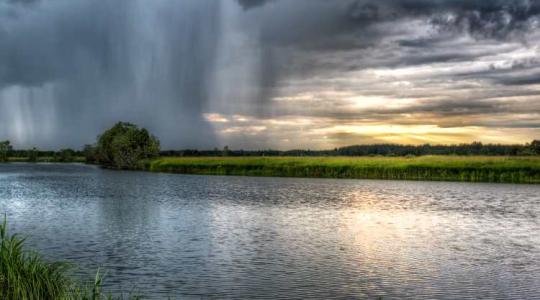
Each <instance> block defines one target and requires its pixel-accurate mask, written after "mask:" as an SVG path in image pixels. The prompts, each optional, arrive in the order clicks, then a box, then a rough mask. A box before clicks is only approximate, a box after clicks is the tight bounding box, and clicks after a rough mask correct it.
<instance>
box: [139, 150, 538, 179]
mask: <svg viewBox="0 0 540 300" xmlns="http://www.w3.org/2000/svg"><path fill="white" fill-rule="evenodd" d="M146 169H147V170H149V171H153V172H171V173H186V174H204V175H246V176H280V177H321V178H351V179H353V178H354V179H404V180H437V181H471V182H507V183H540V157H489V156H420V157H169V158H159V159H155V160H149V161H147V162H146Z"/></svg>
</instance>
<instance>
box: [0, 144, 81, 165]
mask: <svg viewBox="0 0 540 300" xmlns="http://www.w3.org/2000/svg"><path fill="white" fill-rule="evenodd" d="M83 157H84V153H83V152H82V151H78V150H73V149H61V150H59V151H50V150H38V149H37V148H31V149H26V150H20V149H13V146H12V145H11V143H10V141H2V142H0V162H8V161H26V162H38V161H43V162H80V161H82V160H83V159H82V158H83Z"/></svg>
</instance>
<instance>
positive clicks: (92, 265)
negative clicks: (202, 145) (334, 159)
mask: <svg viewBox="0 0 540 300" xmlns="http://www.w3.org/2000/svg"><path fill="white" fill-rule="evenodd" d="M0 209H1V210H2V211H5V212H6V213H7V215H8V217H9V221H10V223H11V225H12V226H11V228H12V230H15V231H17V232H20V233H23V234H25V235H27V236H28V238H29V243H30V244H31V245H32V246H34V247H36V248H37V249H39V250H40V251H41V252H42V253H44V254H45V255H46V256H47V257H49V258H52V259H58V260H67V261H70V262H74V263H76V264H77V265H79V266H80V267H81V271H80V272H79V273H81V274H87V275H88V276H90V275H91V274H92V273H94V272H95V270H96V269H97V268H98V267H101V268H102V269H104V270H106V271H107V278H106V281H107V283H108V284H109V285H112V286H114V287H115V288H120V289H122V290H124V291H126V290H127V291H130V290H133V289H134V290H136V291H141V292H143V293H144V294H146V295H147V296H149V298H156V299H160V298H163V297H165V296H176V297H178V298H181V299H214V298H215V299H226V298H234V299H279V298H292V299H307V298H311V299H328V298H338V299H365V298H375V297H378V296H382V297H383V299H400V298H404V297H409V298H414V299H495V298H496V299H534V298H538V297H540V235H539V232H540V218H539V216H540V186H534V185H506V184H504V185H503V184H501V185H496V184H469V183H442V182H407V181H401V182H400V181H364V180H322V179H321V180H319V179H289V178H249V177H209V176H184V175H170V174H152V173H141V172H114V171H107V170H101V169H99V168H96V167H91V166H84V165H28V164H10V165H0Z"/></svg>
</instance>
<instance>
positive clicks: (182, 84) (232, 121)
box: [0, 0, 540, 149]
mask: <svg viewBox="0 0 540 300" xmlns="http://www.w3.org/2000/svg"><path fill="white" fill-rule="evenodd" d="M539 54H540V0H489V1H487V0H386V1H385V0H377V1H375V0H294V1H293V0H266V1H265V0H152V1H148V0H0V140H4V139H9V140H11V142H12V144H14V145H15V147H17V148H27V147H38V148H41V149H59V148H66V147H71V148H81V147H82V146H83V145H84V144H91V143H93V142H95V140H96V137H97V136H98V135H99V134H100V133H101V132H103V131H104V130H105V129H107V128H108V127H111V126H112V125H113V124H114V123H115V122H117V121H127V122H133V123H135V124H137V125H139V126H142V127H146V128H148V129H149V130H150V131H151V132H152V133H154V135H156V136H157V137H158V138H159V139H160V140H161V144H162V148H163V149H173V148H175V149H184V148H199V149H212V148H214V147H223V146H225V145H228V146H229V148H231V149H241V148H242V149H268V148H272V149H297V148H303V149H306V148H310V149H331V148H335V147H341V146H346V145H353V144H371V143H404V144H425V143H431V144H455V143H466V142H473V141H481V142H484V143H504V144H509V143H526V142H530V141H531V140H533V139H535V138H540V55H539Z"/></svg>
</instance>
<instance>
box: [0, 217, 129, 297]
mask: <svg viewBox="0 0 540 300" xmlns="http://www.w3.org/2000/svg"><path fill="white" fill-rule="evenodd" d="M24 242H25V239H24V238H21V237H20V236H18V235H17V234H13V235H10V234H9V233H8V226H7V218H6V217H4V221H3V223H2V224H1V225H0V299H2V300H44V299H47V300H49V299H50V300H56V299H58V300H100V299H140V297H138V296H116V297H113V296H112V295H111V294H106V293H104V292H103V291H102V285H103V276H102V275H101V274H100V272H99V270H98V272H97V274H96V276H95V279H94V281H93V282H92V283H91V284H86V285H85V284H81V283H80V282H79V281H77V280H74V279H72V278H71V277H70V276H69V275H67V274H68V271H69V267H70V266H69V265H68V264H66V263H58V262H53V263H51V262H47V261H45V260H44V259H43V258H42V257H41V256H40V255H39V254H38V253H37V252H34V251H27V250H25V249H24Z"/></svg>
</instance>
